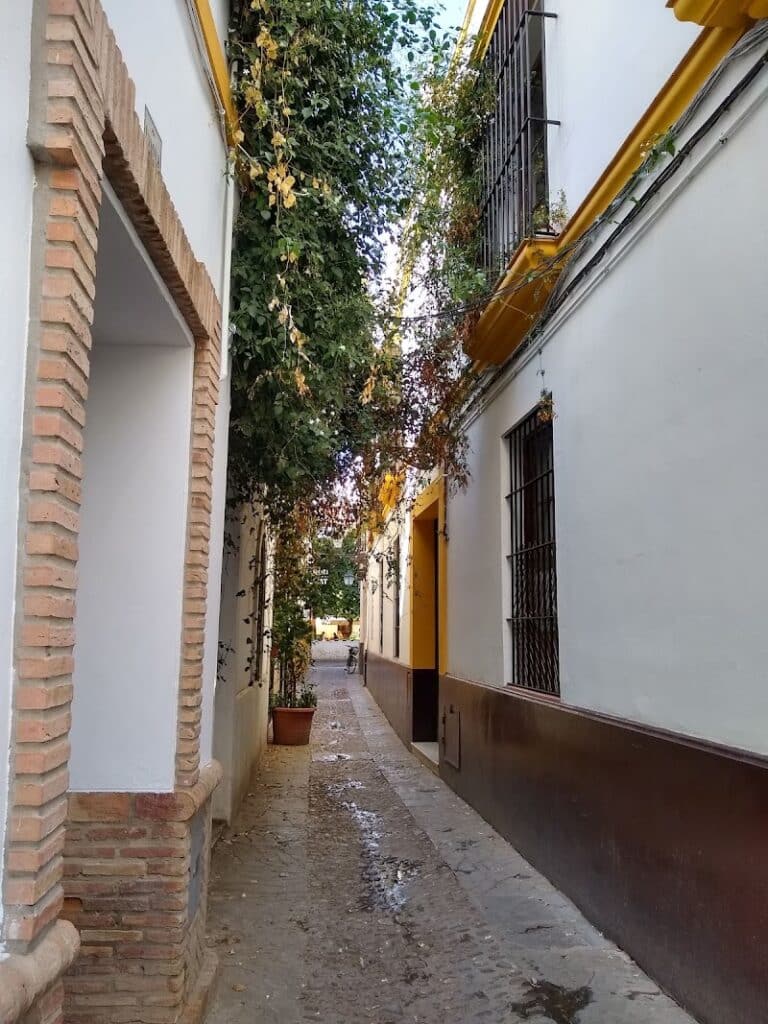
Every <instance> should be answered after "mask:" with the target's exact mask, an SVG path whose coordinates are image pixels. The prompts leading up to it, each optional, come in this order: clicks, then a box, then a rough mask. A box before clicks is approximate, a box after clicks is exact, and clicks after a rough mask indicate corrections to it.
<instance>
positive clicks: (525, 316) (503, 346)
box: [464, 238, 564, 363]
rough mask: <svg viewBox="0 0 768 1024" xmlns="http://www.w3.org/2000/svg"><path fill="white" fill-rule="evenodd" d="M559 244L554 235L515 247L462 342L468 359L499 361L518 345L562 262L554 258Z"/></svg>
mask: <svg viewBox="0 0 768 1024" xmlns="http://www.w3.org/2000/svg"><path fill="white" fill-rule="evenodd" d="M559 247H560V240H559V239H557V238H529V239H526V240H525V241H524V242H523V243H522V245H521V246H520V247H519V248H518V250H517V252H516V253H515V255H514V256H513V257H512V262H511V263H510V265H509V270H508V271H507V273H506V274H505V275H504V278H503V280H502V281H501V284H500V285H499V287H498V288H497V290H496V294H495V295H494V296H493V297H492V298H491V300H490V302H489V303H488V305H487V306H486V307H485V309H484V310H483V313H482V316H481V317H480V319H479V321H478V322H477V325H476V326H475V329H474V331H473V332H472V334H471V336H470V338H469V339H468V340H467V342H466V344H465V346H464V350H465V352H466V353H467V355H468V356H469V357H470V359H473V360H475V361H476V362H478V361H480V362H487V363H499V362H503V361H504V359H506V358H507V356H508V355H510V354H511V353H512V352H513V351H514V350H515V348H517V346H518V345H519V344H520V342H521V341H522V340H523V338H524V337H525V336H526V334H527V333H528V331H529V330H530V328H531V327H532V326H533V324H534V322H535V320H536V317H537V316H538V314H539V313H540V312H541V310H542V309H543V308H544V303H545V302H546V301H547V299H548V298H549V296H550V294H551V292H552V289H553V288H554V286H555V283H556V281H557V278H558V276H559V274H560V271H561V270H562V267H563V265H564V264H563V263H561V264H557V263H556V262H553V261H554V260H555V257H556V256H557V253H558V249H559Z"/></svg>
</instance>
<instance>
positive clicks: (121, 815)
mask: <svg viewBox="0 0 768 1024" xmlns="http://www.w3.org/2000/svg"><path fill="white" fill-rule="evenodd" d="M134 98H135V89H134V86H133V83H132V82H131V79H130V77H129V74H128V71H127V69H126V66H125V64H124V62H123V59H122V56H121V53H120V51H119V49H118V47H117V45H116V43H115V38H114V35H113V33H112V31H111V29H110V28H109V25H108V23H107V20H106V17H105V14H104V12H103V10H102V8H101V5H100V3H99V2H98V0H36V3H35V11H34V18H33V41H32V82H31V102H30V119H29V135H28V144H29V148H30V150H31V152H32V154H33V156H34V159H35V162H36V176H37V189H36V194H35V206H34V220H33V230H32V239H33V242H32V247H33V248H32V265H31V291H30V295H31V299H30V330H29V343H28V353H27V356H28V358H27V366H28V371H27V382H26V396H25V419H24V444H23V452H22V478H21V483H20V537H21V544H22V545H23V547H21V548H20V556H19V569H18V580H17V595H18V602H17V608H18V612H17V621H16V633H15V636H16V663H15V664H16V679H17V682H16V686H15V692H14V700H13V734H12V764H11V782H10V786H11V788H10V799H9V828H8V854H7V861H6V873H5V879H4V892H3V903H4V908H5V913H4V919H3V938H4V940H5V941H6V943H7V945H8V948H9V949H10V950H11V951H12V952H14V954H15V955H14V956H12V957H11V961H10V962H8V961H6V963H5V965H2V964H0V972H2V971H3V970H5V974H3V976H2V978H0V989H3V988H5V989H6V991H7V992H8V993H9V995H8V996H7V999H8V1006H9V1007H10V1009H9V1010H8V1014H9V1018H8V1019H11V1020H13V1019H15V1017H14V1016H10V1014H11V1013H12V1012H13V1013H15V1015H16V1016H19V1015H20V1014H21V1013H22V1012H23V1011H24V1010H25V1009H26V1008H28V1006H29V1005H30V1003H31V1000H32V997H33V996H34V995H35V992H34V989H38V990H40V989H45V988H47V989H48V990H49V994H48V996H47V997H46V998H48V999H49V1001H51V1005H53V1006H54V1008H55V1005H56V1004H57V997H56V995H55V993H56V992H57V991H59V984H58V983H57V982H56V981H55V979H56V977H57V976H58V974H59V973H60V972H61V970H63V969H65V968H66V967H67V965H68V963H69V962H70V961H71V959H72V957H73V956H74V953H75V951H76V948H77V943H76V940H75V939H74V937H73V933H72V929H71V926H68V925H67V924H66V923H65V922H63V921H62V920H60V915H61V913H62V907H63V901H64V891H63V887H62V875H63V871H62V867H63V850H64V839H65V835H64V833H65V820H66V818H67V787H68V767H67V766H68V758H69V742H68V733H69V724H70V704H71V699H72V673H73V668H74V659H75V656H76V655H75V654H74V653H73V645H74V642H75V635H74V612H75V602H76V596H77V559H78V531H79V526H80V519H79V511H80V502H81V493H82V491H81V481H82V449H83V426H84V424H85V418H86V415H87V394H88V374H89V353H90V346H91V333H90V329H91V323H92V320H93V303H94V295H95V269H96V259H95V257H96V249H97V244H98V229H99V211H100V204H101V181H102V175H105V176H106V177H107V178H108V180H109V181H110V183H111V185H112V187H113V188H114V190H115V192H116V194H117V196H118V197H119V199H120V201H121V203H122V204H123V207H124V209H125V211H126V212H127V214H128V216H129V218H130V220H131V222H132V223H133V226H134V228H135V229H136V232H137V233H138V235H139V237H140V239H141V241H142V243H143V245H144V246H145V248H146V250H147V252H148V254H149V256H150V258H151V260H152V261H153V263H154V265H155V267H156V268H157V270H158V272H159V274H160V276H161V277H162V279H163V281H164V283H165V284H166V286H167V287H168V289H169V291H170V293H171V295H172V297H173V299H174V301H175V303H176V305H177V307H178V309H179V311H180V313H181V315H182V317H183V318H184V320H185V321H186V323H187V325H188V327H189V329H190V331H191V333H192V335H193V338H194V340H195V351H194V378H193V408H192V423H191V438H192V441H191V453H190V467H189V507H188V513H187V524H186V547H185V552H186V554H185V588H184V607H183V616H184V619H183V635H182V637H181V644H182V658H181V664H182V668H181V678H180V680H179V688H178V701H179V709H178V729H177V741H176V792H175V793H172V794H167V795H165V796H158V797H156V798H155V799H154V800H152V799H151V798H150V797H148V796H147V797H145V798H142V796H141V795H140V794H138V795H131V794H121V797H123V798H124V799H123V800H118V801H114V800H113V801H112V803H111V804H110V802H109V799H108V796H109V795H107V797H104V796H103V795H99V798H93V799H91V800H90V802H89V799H88V796H87V795H85V796H82V795H81V796H80V797H78V798H77V800H76V801H75V803H76V805H77V806H76V810H75V813H76V816H77V815H78V814H79V815H80V817H81V819H82V817H83V815H85V818H86V820H88V821H89V822H99V821H100V815H101V817H106V821H107V822H112V823H114V822H115V821H116V820H118V819H119V820H121V821H122V820H127V819H134V818H136V817H137V816H141V815H142V814H145V815H148V816H149V819H150V820H153V821H155V822H157V821H159V820H163V821H165V822H168V821H175V822H178V823H179V828H178V830H177V831H178V834H179V837H181V838H183V839H184V841H185V842H186V843H187V847H191V844H192V836H191V830H192V825H191V822H192V821H193V820H195V815H196V813H197V811H198V810H199V809H200V808H201V807H204V805H205V804H206V801H207V800H208V797H209V796H210V793H211V791H212V789H213V787H214V786H215V784H216V781H217V773H216V769H215V768H210V767H209V768H208V769H206V770H204V771H202V772H201V769H200V749H199V737H200V719H201V710H200V706H201V687H202V663H203V633H204V626H205V610H206V593H207V582H208V581H207V570H208V544H209V536H210V516H211V499H212V468H213V447H214V419H215V410H216V403H217V400H218V382H219V359H220V320H221V310H220V304H219V301H218V298H217V296H216V293H215V289H214V287H213V284H212V282H211V280H210V278H209V276H208V274H207V271H206V269H205V267H204V266H203V264H202V263H200V262H199V261H198V260H197V259H196V258H195V255H194V253H193V251H192V248H191V246H190V244H189V241H188V239H187V237H186V235H185V233H184V229H183V227H182V224H181V222H180V220H179V217H178V215H177V213H176V210H175V209H174V206H173V203H172V201H171V198H170V195H169V193H168V190H167V188H166V186H165V184H164V182H163V178H162V175H161V173H160V170H159V168H158V166H157V164H156V163H155V161H154V159H153V156H152V152H151V149H150V147H149V145H148V143H147V139H146V138H145V136H144V133H143V131H142V129H141V126H140V124H139V121H138V118H137V116H136V113H135V103H134ZM142 799H144V804H142V803H141V801H142ZM126 801H127V803H126ZM147 801H149V802H148V803H147ZM124 804H125V806H124ZM166 831H167V826H166ZM187 856H188V859H189V857H191V852H190V851H189V850H188V853H187ZM188 924H189V922H188ZM40 950H43V952H44V954H45V955H44V956H42V960H44V961H45V964H44V965H43V967H42V968H40V967H39V964H38V961H40V959H41V954H40ZM196 956H197V960H198V964H197V966H199V960H200V954H199V951H198V953H197V954H196ZM182 960H184V970H185V972H186V975H185V978H184V982H183V986H182V988H183V991H182V992H181V994H180V996H179V1001H180V1003H181V1000H182V999H183V998H184V997H185V996H186V995H188V989H189V987H190V981H191V978H190V973H191V972H192V970H193V968H194V966H195V965H194V964H192V963H191V961H190V958H189V956H186V955H185V954H182ZM28 965H32V966H33V967H34V970H33V971H32V974H30V972H29V971H27V973H26V974H25V970H26V966H28ZM35 965H37V966H35ZM52 965H53V966H52ZM38 968H39V969H38ZM30 970H31V968H30ZM32 975H34V977H35V979H36V981H35V982H34V983H32V982H30V981H29V978H30V977H32ZM5 978H7V979H9V980H8V984H7V985H6V984H5V982H4V980H3V979H5ZM19 978H21V979H22V981H21V982H20V981H19ZM24 978H26V981H24ZM14 986H15V987H14ZM51 986H53V987H51ZM51 993H53V995H52V994H51ZM59 995H60V993H59ZM58 1001H59V1002H60V998H59V999H58ZM14 1007H15V1010H14ZM0 1008H2V1009H3V1011H5V1006H4V1005H3V1004H2V999H0ZM105 1012H106V1013H107V1014H108V1010H105ZM2 1016H3V1015H2V1013H0V1017H2ZM3 1019H6V1018H5V1017H3ZM51 1019H52V1020H53V1019H58V1018H53V1017H52V1018H51Z"/></svg>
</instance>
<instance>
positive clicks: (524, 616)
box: [507, 404, 560, 695]
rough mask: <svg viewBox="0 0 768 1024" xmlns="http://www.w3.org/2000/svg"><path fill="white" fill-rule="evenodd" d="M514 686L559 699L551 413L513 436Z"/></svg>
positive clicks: (539, 414) (540, 412) (542, 412)
mask: <svg viewBox="0 0 768 1024" xmlns="http://www.w3.org/2000/svg"><path fill="white" fill-rule="evenodd" d="M508 443H509V473H510V492H509V494H508V495H507V502H508V504H509V513H510V527H511V544H510V554H509V555H508V556H507V557H508V560H509V566H510V573H511V583H512V588H511V593H512V614H511V616H510V618H509V619H508V622H509V625H510V629H511V633H512V636H511V648H512V677H511V680H510V682H511V684H512V685H513V686H522V687H525V688H526V689H528V690H536V691H538V692H540V693H549V694H554V695H559V693H560V671H559V659H558V631H557V567H556V558H555V554H556V552H555V479H554V458H553V448H552V418H551V410H550V409H549V408H548V407H547V406H546V404H542V405H541V406H539V407H537V408H536V409H535V410H534V411H533V412H532V413H531V414H530V415H529V416H528V417H527V418H526V419H525V420H523V422H522V423H521V424H520V425H519V426H517V427H515V429H514V430H513V431H512V432H511V433H510V434H509V435H508Z"/></svg>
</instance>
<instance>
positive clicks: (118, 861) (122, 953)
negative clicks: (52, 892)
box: [64, 767, 218, 1024]
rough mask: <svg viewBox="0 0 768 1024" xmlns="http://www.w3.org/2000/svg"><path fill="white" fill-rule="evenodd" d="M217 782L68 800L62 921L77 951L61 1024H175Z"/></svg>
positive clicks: (188, 980)
mask: <svg viewBox="0 0 768 1024" xmlns="http://www.w3.org/2000/svg"><path fill="white" fill-rule="evenodd" d="M217 781H218V771H217V770H215V769H212V768H210V767H208V768H205V769H203V771H202V773H201V775H200V779H199V780H198V783H197V784H196V785H195V786H194V787H192V789H188V790H184V791H177V792H176V793H168V794H165V793H164V794H147V793H144V794H128V793H89V794H73V795H72V796H70V798H69V824H68V825H67V839H66V848H65V892H66V899H65V905H64V914H65V916H66V917H67V918H68V919H69V920H70V921H71V922H72V923H73V924H74V925H75V926H76V928H77V929H78V930H79V932H80V939H81V943H82V945H81V948H80V956H79V957H78V959H77V961H76V962H75V964H74V965H73V967H72V968H71V970H70V972H69V975H68V976H67V978H66V980H65V988H66V1002H65V1006H66V1020H67V1022H68V1024H103V1022H106V1021H109V1022H110V1024H121V1022H129V1021H130V1022H134V1021H142V1022H147V1024H175V1022H176V1021H178V1020H179V1018H180V1016H181V1014H182V1013H183V1011H184V1008H185V1007H186V1006H187V1004H188V1003H189V1001H190V1000H191V999H192V998H194V997H195V988H196V983H197V980H198V978H199V977H200V973H201V970H202V968H203V965H204V959H205V947H204V941H203V940H204V930H205V909H206V908H205V892H206V889H207V881H208V850H209V847H210V795H211V793H212V791H213V788H214V786H215V784H216V782H217ZM197 828H200V830H201V831H200V835H199V836H197V837H196V835H195V832H196V829H197ZM196 847H197V848H196ZM199 853H202V858H201V860H200V863H199V864H196V863H195V860H196V856H195V855H196V854H199ZM195 871H199V872H201V874H200V877H199V878H198V879H197V881H196V883H195V884H198V885H199V896H198V898H197V899H194V898H193V889H192V884H193V882H195V879H194V872H195Z"/></svg>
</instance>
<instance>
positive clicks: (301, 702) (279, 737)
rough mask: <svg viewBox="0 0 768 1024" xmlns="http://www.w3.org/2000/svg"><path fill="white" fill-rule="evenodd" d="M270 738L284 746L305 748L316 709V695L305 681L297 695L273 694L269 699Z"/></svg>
mask: <svg viewBox="0 0 768 1024" xmlns="http://www.w3.org/2000/svg"><path fill="white" fill-rule="evenodd" d="M271 706H272V738H273V740H274V742H275V743H279V744H282V745H284V746H291V747H294V746H306V744H307V743H309V735H310V732H311V730H312V719H313V718H314V715H315V710H316V709H317V693H316V692H315V688H314V686H312V684H311V683H310V682H308V681H307V680H304V682H303V683H302V686H301V689H300V690H299V692H298V693H295V692H294V693H293V694H290V693H288V694H284V693H281V692H278V693H275V694H273V695H272V698H271Z"/></svg>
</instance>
